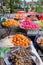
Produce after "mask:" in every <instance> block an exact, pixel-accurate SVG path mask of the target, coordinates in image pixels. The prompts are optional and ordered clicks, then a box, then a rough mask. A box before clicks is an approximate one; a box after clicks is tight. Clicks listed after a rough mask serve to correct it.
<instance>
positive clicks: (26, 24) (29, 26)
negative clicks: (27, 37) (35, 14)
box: [20, 20, 40, 30]
mask: <svg viewBox="0 0 43 65" xmlns="http://www.w3.org/2000/svg"><path fill="white" fill-rule="evenodd" d="M20 27H21V28H23V29H32V30H37V29H40V26H39V25H37V24H35V23H34V22H33V21H30V20H25V21H23V22H22V23H21V24H20Z"/></svg>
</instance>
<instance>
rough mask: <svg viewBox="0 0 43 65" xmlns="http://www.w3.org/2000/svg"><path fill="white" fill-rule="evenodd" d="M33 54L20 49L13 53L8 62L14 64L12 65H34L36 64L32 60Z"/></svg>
mask: <svg viewBox="0 0 43 65" xmlns="http://www.w3.org/2000/svg"><path fill="white" fill-rule="evenodd" d="M30 54H31V52H30V51H29V50H26V49H20V50H18V51H16V52H15V53H12V54H11V55H10V56H9V58H8V60H9V62H11V63H12V65H33V64H34V62H33V60H32V59H31V58H30Z"/></svg>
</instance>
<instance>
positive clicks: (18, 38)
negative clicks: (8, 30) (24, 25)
mask: <svg viewBox="0 0 43 65" xmlns="http://www.w3.org/2000/svg"><path fill="white" fill-rule="evenodd" d="M12 43H13V44H14V45H18V46H21V47H28V46H30V44H31V40H30V39H29V38H27V37H26V36H24V35H22V34H16V35H14V37H13V40H12Z"/></svg>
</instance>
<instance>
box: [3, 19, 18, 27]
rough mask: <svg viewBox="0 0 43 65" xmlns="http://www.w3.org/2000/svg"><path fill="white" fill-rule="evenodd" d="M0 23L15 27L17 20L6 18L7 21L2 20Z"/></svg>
mask: <svg viewBox="0 0 43 65" xmlns="http://www.w3.org/2000/svg"><path fill="white" fill-rule="evenodd" d="M2 25H3V26H7V27H12V26H15V27H17V26H18V25H19V22H18V21H16V20H12V19H8V20H7V21H5V22H3V23H2Z"/></svg>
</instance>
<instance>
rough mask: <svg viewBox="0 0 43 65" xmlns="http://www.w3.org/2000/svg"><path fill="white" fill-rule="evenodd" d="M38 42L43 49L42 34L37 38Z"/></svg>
mask: <svg viewBox="0 0 43 65" xmlns="http://www.w3.org/2000/svg"><path fill="white" fill-rule="evenodd" d="M37 44H38V45H39V46H40V48H41V49H42V50H43V37H42V36H40V37H38V39H37Z"/></svg>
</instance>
